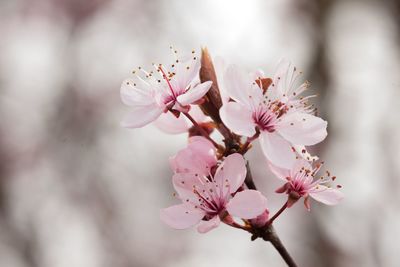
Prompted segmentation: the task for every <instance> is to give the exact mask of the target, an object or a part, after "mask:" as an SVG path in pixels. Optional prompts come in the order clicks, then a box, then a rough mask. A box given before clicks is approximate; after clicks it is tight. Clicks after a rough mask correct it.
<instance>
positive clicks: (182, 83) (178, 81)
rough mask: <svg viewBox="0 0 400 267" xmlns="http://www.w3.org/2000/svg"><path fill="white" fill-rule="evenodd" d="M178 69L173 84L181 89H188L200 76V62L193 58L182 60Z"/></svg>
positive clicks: (177, 66) (177, 65)
mask: <svg viewBox="0 0 400 267" xmlns="http://www.w3.org/2000/svg"><path fill="white" fill-rule="evenodd" d="M187 67H189V68H187ZM176 68H177V69H176V75H175V76H174V77H173V78H172V83H173V84H175V85H176V86H177V88H179V89H186V88H187V87H188V86H189V85H190V84H191V83H192V82H193V81H194V80H195V79H196V77H198V75H199V70H200V60H199V59H196V60H193V58H192V57H191V56H190V57H187V59H180V62H179V63H178V64H176Z"/></svg>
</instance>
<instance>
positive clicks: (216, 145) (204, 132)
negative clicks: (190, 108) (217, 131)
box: [182, 112, 219, 148]
mask: <svg viewBox="0 0 400 267" xmlns="http://www.w3.org/2000/svg"><path fill="white" fill-rule="evenodd" d="M182 113H183V115H185V116H186V117H187V118H188V119H189V120H190V121H191V122H192V123H193V126H194V127H196V129H197V130H198V131H199V132H200V133H201V135H202V136H204V137H205V138H207V139H208V140H209V141H210V142H211V143H213V145H214V146H215V147H216V148H219V145H218V144H217V143H216V142H215V141H214V140H213V139H212V138H211V137H210V135H209V134H208V133H207V132H206V131H205V130H204V129H203V128H202V127H201V126H200V125H199V124H198V123H197V121H196V120H195V119H194V118H193V117H192V116H191V115H190V114H189V113H187V112H182Z"/></svg>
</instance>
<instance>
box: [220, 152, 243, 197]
mask: <svg viewBox="0 0 400 267" xmlns="http://www.w3.org/2000/svg"><path fill="white" fill-rule="evenodd" d="M246 173H247V170H246V163H245V161H244V159H243V156H242V155H240V154H238V153H235V154H232V155H229V156H227V157H226V158H225V160H224V161H223V162H222V164H221V165H220V166H219V167H218V169H217V171H216V173H215V177H214V178H215V181H216V182H217V183H218V184H219V185H220V186H223V187H224V188H226V187H225V185H227V184H228V186H229V187H228V188H229V192H227V193H235V192H236V191H237V190H238V189H239V187H240V186H242V184H243V183H244V179H245V178H246Z"/></svg>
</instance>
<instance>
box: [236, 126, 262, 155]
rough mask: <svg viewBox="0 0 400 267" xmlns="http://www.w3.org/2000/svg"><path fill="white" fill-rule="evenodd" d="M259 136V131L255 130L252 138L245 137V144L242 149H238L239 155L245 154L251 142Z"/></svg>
mask: <svg viewBox="0 0 400 267" xmlns="http://www.w3.org/2000/svg"><path fill="white" fill-rule="evenodd" d="M259 135H260V131H259V130H257V132H256V133H255V134H254V135H253V136H252V137H247V139H246V143H244V144H243V146H242V148H241V149H240V153H241V154H245V153H246V152H247V150H248V149H249V146H250V144H251V142H253V141H254V140H256V139H257V138H258V136H259Z"/></svg>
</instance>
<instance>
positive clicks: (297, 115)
mask: <svg viewBox="0 0 400 267" xmlns="http://www.w3.org/2000/svg"><path fill="white" fill-rule="evenodd" d="M224 82H225V85H226V86H227V87H226V88H227V89H228V94H229V96H230V98H231V99H232V100H233V101H230V102H227V103H225V104H224V105H223V106H222V107H221V109H220V115H221V119H222V121H223V122H224V124H226V126H227V127H228V128H229V129H231V130H232V131H233V132H234V133H236V134H238V135H243V136H247V137H252V136H255V135H256V134H257V131H260V144H261V148H262V150H263V152H264V154H265V156H266V157H267V159H268V160H269V161H271V162H272V163H273V164H275V165H278V166H279V167H283V168H285V167H289V166H292V165H293V163H294V162H295V160H296V157H297V153H296V151H301V152H303V153H304V154H306V155H307V157H308V159H310V160H312V158H311V157H310V156H309V155H308V154H307V152H306V150H305V147H304V146H309V145H314V144H317V143H319V142H321V141H322V140H323V139H325V137H326V135H327V132H326V127H327V122H326V121H324V120H322V119H321V118H318V117H316V116H314V115H312V114H310V113H309V112H306V111H307V110H305V109H297V108H296V107H297V106H296V107H295V106H292V105H291V104H290V103H292V102H290V101H292V100H290V101H289V100H288V101H289V102H288V101H286V102H281V100H280V98H277V95H278V93H277V92H275V91H274V90H275V89H274V87H271V86H270V87H269V88H267V90H263V89H264V88H260V86H259V85H258V84H257V83H256V81H255V80H254V78H253V77H252V75H249V74H248V73H246V72H244V71H243V70H241V69H239V68H238V67H236V66H234V65H231V66H230V67H228V68H227V71H226V73H225V78H224ZM290 92H291V91H290ZM300 155H302V154H300Z"/></svg>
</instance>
